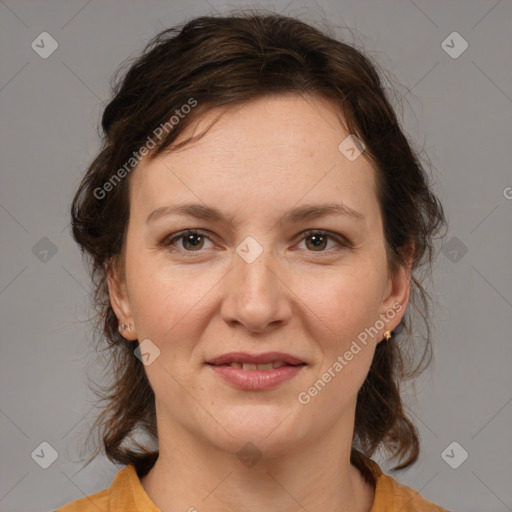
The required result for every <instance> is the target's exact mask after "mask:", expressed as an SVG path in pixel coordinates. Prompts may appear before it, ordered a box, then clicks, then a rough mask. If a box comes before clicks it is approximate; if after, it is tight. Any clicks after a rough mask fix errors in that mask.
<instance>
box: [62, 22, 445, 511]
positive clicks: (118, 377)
mask: <svg viewBox="0 0 512 512" xmlns="http://www.w3.org/2000/svg"><path fill="white" fill-rule="evenodd" d="M114 92H115V97H114V98H113V100H112V101H111V102H110V103H109V105H108V106H107V107H106V109H105V112H104V114H103V119H102V126H103V130H104V134H105V136H104V145H103V148H102V150H101V152H100V154H99V155H98V156H97V158H96V159H95V160H94V162H93V163H92V164H91V166H90V167H89V169H88V171H87V174H86V176H85V177H84V179H83V181H82V183H81V185H80V188H79V190H78V192H77V194H76V196H75V199H74V202H73V206H72V222H73V235H74V237H75V240H76V241H77V242H78V244H79V245H80V247H81V248H82V250H83V251H84V253H85V254H86V255H87V256H88V258H89V262H90V266H91V273H92V277H93V279H94V281H95V284H96V303H97V305H98V307H99V313H100V314H99V317H98V319H99V323H98V325H99V326H101V327H102V331H103V333H102V334H103V335H104V336H105V337H106V338H107V340H108V342H109V347H108V350H109V358H110V363H111V364H112V371H113V375H114V382H113V384H112V386H111V387H110V388H109V389H108V392H107V393H105V394H104V396H103V397H102V399H103V400H105V401H106V403H107V407H106V408H105V410H104V411H103V412H102V414H101V415H100V416H99V418H98V420H97V426H99V427H101V429H102V436H103V445H104V450H105V453H106V455H107V456H108V458H109V459H110V460H111V461H113V462H115V463H119V464H122V465H126V468H124V469H122V470H121V471H120V472H119V473H118V475H117V476H116V478H115V480H114V482H113V483H112V485H111V486H110V488H109V489H106V490H104V491H102V492H100V493H97V494H94V495H93V496H89V497H87V498H83V499H81V500H78V501H76V502H74V503H72V504H69V505H68V506H65V507H63V508H61V509H59V511H60V512H72V511H89V510H97V509H98V508H99V509H100V510H102V511H104V512H106V511H112V512H113V511H119V510H130V511H145V512H147V511H150V510H151V511H152V510H154V511H157V510H161V511H163V512H166V511H171V510H173V511H174V510H189V511H193V510H198V511H199V512H200V511H202V510H209V511H220V510H245V511H261V510H273V511H278V512H279V511H291V510H308V511H311V512H312V511H317V510H328V511H331V510H332V511H340V510H347V511H352V512H363V511H365V512H368V511H371V512H377V511H379V512H382V511H398V510H401V511H406V510H418V511H442V510H444V509H442V508H440V507H438V506H437V505H435V504H433V503H431V502H429V501H426V500H425V499H423V498H422V497H421V496H420V495H419V494H418V493H417V492H416V491H414V490H412V489H410V488H408V487H405V486H402V485H400V484H398V483H397V482H396V481H395V480H394V479H393V478H391V477H390V476H387V475H385V474H383V473H382V471H381V469H380V467H379V466H378V465H377V464H376V463H375V462H374V461H372V460H371V459H370V458H369V457H370V456H371V455H372V454H373V453H375V451H376V450H377V449H380V448H382V449H384V450H387V451H388V454H389V456H390V458H393V459H395V460H396V461H397V462H398V464H397V466H396V467H397V468H405V467H408V466H410V465H411V464H413V463H414V462H415V460H416V459H417V457H418V454H419V440H418V433H417V430H416V428H415V426H414V424H413V423H412V422H411V420H410V419H409V418H408V417H407V416H406V414H405V412H404V410H403V408H402V402H401V397H400V393H399V385H400V383H401V382H402V381H403V380H404V379H405V378H406V377H407V376H410V375H411V374H412V373H414V371H415V370H416V371H419V370H420V369H421V368H419V365H416V366H415V367H412V368H411V367H409V366H408V361H407V360H406V358H405V354H406V353H407V354H409V353H410V352H411V350H410V349H411V344H412V343H413V340H412V332H413V323H414V322H413V318H414V315H413V313H414V312H415V311H417V312H419V313H420V317H421V318H423V319H424V320H427V299H428V297H427V295H426V293H425V291H424V289H423V288H422V285H421V283H420V281H419V279H418V277H417V274H418V271H419V269H420V268H422V267H423V266H424V265H425V264H426V263H431V261H432V254H433V238H434V236H435V235H436V234H437V233H439V231H440V230H441V228H442V227H444V226H445V218H444V214H443V209H442V207H441V205H440V203H439V201H438V199H437V198H436V197H435V195H434V194H433V193H432V191H431V190H430V187H429V184H428V180H427V176H426V174H425V172H424V170H423V169H422V167H421V165H420V163H419V161H418V158H417V156H416V155H415V153H414V152H413V150H412V149H411V147H410V145H409V144H408V142H407V139H406V137H405V136H404V134H403V133H402V131H401V128H400V126H399V124H398V122H397V119H396V116H395V113H394V111H393V109H392V107H391V106H390V103H389V102H388V100H387V99H386V96H385V94H384V92H383V88H382V85H381V82H380V79H379V75H378V73H377V72H376V70H375V68H374V66H373V65H372V64H371V63H370V61H369V60H368V58H366V57H365V56H363V55H362V54H361V53H360V52H358V51H357V50H355V49H354V48H352V47H351V46H349V45H346V44H344V43H341V42H338V41H336V40H334V39H332V38H330V37H329V36H327V35H325V34H323V33H321V32H320V31H319V30H317V29H315V28H313V27H311V26H309V25H307V24H305V23H303V22H301V21H298V20H296V19H292V18H288V17H283V16H279V15H275V14H258V13H256V14H254V13H251V14H247V13H245V14H235V15H233V16H230V17H202V18H198V19H195V20H192V21H190V22H189V23H187V24H186V25H185V26H184V27H182V28H181V29H179V28H172V29H169V30H166V31H164V32H162V33H161V34H159V35H158V36H156V37H155V38H154V39H153V40H152V41H151V42H150V43H149V45H148V46H147V48H146V49H145V51H144V52H143V54H142V56H141V57H140V58H138V59H137V60H136V61H135V62H133V63H132V65H131V67H130V68H129V69H128V71H127V72H126V74H125V76H124V77H123V78H122V80H120V81H119V83H118V85H117V87H116V89H115V91H114ZM406 312H408V314H407V316H405V313H406ZM426 325H427V328H428V323H426ZM415 329H418V326H416V325H415ZM429 343H430V340H429V335H428V329H427V335H426V336H425V342H424V345H423V347H422V348H421V350H420V356H421V361H420V364H421V363H422V362H425V361H428V358H429V354H430V353H429V349H430V344H429ZM423 366H424V365H423ZM137 432H140V433H142V434H145V435H147V436H149V440H148V443H143V442H141V441H140V439H139V440H137V439H135V436H136V434H137ZM152 442H154V443H155V446H156V443H157V444H158V449H151V448H150V447H149V445H150V444H151V443H152ZM93 457H94V456H93ZM90 460H92V459H90Z"/></svg>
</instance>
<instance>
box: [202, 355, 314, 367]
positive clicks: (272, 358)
mask: <svg viewBox="0 0 512 512" xmlns="http://www.w3.org/2000/svg"><path fill="white" fill-rule="evenodd" d="M206 364H209V365H211V366H231V367H232V368H238V369H242V370H249V371H251V370H272V369H275V368H281V367H283V366H301V365H305V364H306V363H305V362H304V361H302V360H301V359H299V358H298V357H295V356H292V355H291V354H286V353H283V352H266V353H264V354H248V353H246V352H231V353H229V354H223V355H221V356H219V357H215V358H213V359H210V360H209V361H207V362H206Z"/></svg>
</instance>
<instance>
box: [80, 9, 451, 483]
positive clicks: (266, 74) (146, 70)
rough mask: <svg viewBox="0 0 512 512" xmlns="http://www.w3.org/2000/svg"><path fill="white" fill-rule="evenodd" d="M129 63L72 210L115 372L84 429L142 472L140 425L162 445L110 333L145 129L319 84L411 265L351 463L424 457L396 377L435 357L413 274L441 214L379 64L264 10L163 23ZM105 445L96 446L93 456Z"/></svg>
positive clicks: (123, 349)
mask: <svg viewBox="0 0 512 512" xmlns="http://www.w3.org/2000/svg"><path fill="white" fill-rule="evenodd" d="M125 65H129V69H128V70H127V71H126V72H124V71H123V68H122V67H121V68H120V69H119V70H118V74H119V73H121V72H122V73H123V76H122V77H121V78H120V79H119V78H118V75H116V77H115V82H114V84H115V85H113V99H112V100H111V101H110V103H109V104H108V105H107V107H106V108H105V110H104V113H103V117H102V128H103V136H102V140H103V145H102V148H101V151H100V153H99V154H98V155H97V157H96V158H95V160H94V161H93V162H92V164H91V165H90V166H89V168H88V170H87V172H86V174H85V176H84V178H83V180H82V182H81V184H80V186H79V189H78V191H77V192H76V195H75V198H74V200H73V204H72V208H71V214H72V230H73V236H74V239H75V240H76V242H77V243H78V244H79V245H80V247H81V249H82V253H83V254H85V255H86V256H87V263H88V264H89V269H90V273H91V278H92V280H93V283H94V285H95V295H94V305H95V306H96V309H97V314H96V315H95V320H96V328H97V329H99V331H100V332H101V336H99V339H98V347H97V348H98V349H99V348H100V345H101V344H103V343H104V341H105V339H106V340H107V344H106V346H105V347H104V348H103V349H102V351H104V350H106V351H107V354H108V363H107V365H108V366H107V368H108V369H109V374H110V376H111V377H112V379H113V380H112V383H111V384H109V385H108V386H105V387H103V388H102V387H101V386H100V388H99V389H100V390H99V391H97V392H96V393H97V395H98V397H99V398H100V401H103V402H106V405H105V407H104V409H103V411H102V412H101V414H99V415H98V417H97V419H96V421H95V423H94V425H93V429H91V431H90V433H89V435H90V434H91V433H92V431H93V430H95V431H96V432H97V433H100V435H101V437H102V444H103V448H104V450H105V453H106V455H107V457H108V458H109V459H110V460H111V461H113V462H115V463H119V464H130V463H132V464H134V465H135V467H136V469H137V472H138V474H139V475H140V476H142V475H144V474H146V473H147V472H148V471H149V469H150V468H151V466H152V465H153V464H154V462H155V460H156V458H157V457H158V451H157V450H151V449H149V448H148V446H147V445H145V444H144V443H140V442H139V441H138V440H137V439H136V438H135V434H136V433H137V431H140V432H141V433H143V434H146V435H148V436H149V439H150V440H151V441H155V442H156V441H157V430H156V416H155V398H154V394H153V390H152V388H151V386H150V384H149V381H148V379H147V377H146V373H145V369H144V365H143V364H142V363H141V362H140V360H139V359H138V358H137V357H136V356H135V355H134V349H135V348H136V347H137V343H138V342H137V340H136V341H127V340H125V339H124V338H123V337H121V336H120V335H119V332H118V320H117V318H116V316H115V314H114V311H113V309H112V307H111V305H110V302H109V295H108V287H107V280H106V271H107V268H110V265H112V268H121V267H122V265H123V261H122V260H123V257H122V253H123V246H124V237H125V232H126V227H127V223H128V222H127V221H128V218H129V201H128V197H129V196H128V185H129V176H126V178H125V175H126V174H127V173H128V172H129V171H130V170H131V169H132V168H133V167H134V166H136V163H137V159H136V158H134V155H136V154H138V151H139V150H140V148H141V147H143V146H144V145H145V144H146V145H147V144H148V141H149V140H150V139H151V140H152V141H153V142H155V139H156V138H157V134H159V135H160V136H161V137H160V138H159V139H158V141H157V143H156V147H154V148H153V149H151V153H150V155H149V156H148V158H152V157H154V156H156V155H158V154H160V153H161V152H163V151H164V150H167V151H169V150H170V149H172V147H171V144H172V143H173V141H175V140H176V139H177V137H178V136H179V135H180V133H182V132H183V130H184V129H185V128H186V127H187V126H189V125H190V123H191V122H192V121H193V120H194V119H198V118H199V117H200V116H201V114H202V113H204V112H206V111H209V110H211V109H213V108H215V107H221V106H230V105H237V104H241V103H243V102H246V101H248V100H251V99H253V98H256V97H259V96H263V95H269V94H284V93H296V94H314V95H317V96H320V97H324V98H327V99H331V100H334V101H335V102H336V103H337V104H338V105H339V109H340V112H341V113H343V116H344V119H345V123H346V129H347V130H348V132H349V133H351V134H355V135H356V136H357V137H358V138H359V139H360V140H362V141H363V143H364V144H365V147H366V150H365V155H366V157H367V158H369V159H370V161H371V162H372V164H373V166H374V168H375V170H376V173H377V185H378V187H377V190H378V200H379V203H380V207H381V213H382V217H383V223H384V235H385V243H386V249H387V258H388V266H389V271H390V272H391V273H394V272H396V270H397V269H398V268H399V267H400V265H406V256H407V254H408V252H410V251H412V256H413V257H412V263H411V269H412V271H413V273H412V282H411V297H410V304H409V307H408V308H407V312H406V315H405V316H404V318H402V321H401V323H400V325H399V328H397V329H396V330H395V332H394V333H393V337H392V339H391V340H390V341H387V342H383V343H379V344H378V345H377V349H376V352H375V356H374V359H373V362H372V364H371V368H370V371H369V374H368V376H367V378H366V380H365V382H364V384H363V385H362V387H361V389H360V390H359V394H358V399H357V407H356V417H355V430H354V440H353V449H352V457H351V460H352V462H353V463H354V464H356V465H357V466H358V467H359V468H360V470H361V471H362V472H363V474H364V475H365V476H366V477H367V478H369V479H370V481H371V480H372V477H371V475H370V474H369V472H368V470H367V468H368V466H367V464H365V460H366V457H370V456H371V455H372V454H373V453H374V452H375V451H376V450H377V449H378V448H379V447H383V448H385V449H386V450H387V451H388V453H389V455H390V457H391V458H394V459H396V460H398V461H399V462H400V463H399V464H398V465H397V466H396V467H395V469H401V468H405V467H407V466H409V465H411V464H412V463H413V462H415V460H416V459H417V457H418V454H419V436H418V432H417V430H416V428H415V426H414V424H413V422H412V421H411V420H410V419H409V418H408V416H407V415H406V413H405V411H404V406H403V403H402V399H401V396H400V385H401V383H402V382H404V381H405V379H407V378H410V377H412V376H415V375H417V374H418V373H419V372H420V371H422V370H423V369H424V368H425V367H426V365H427V364H428V363H429V361H430V358H431V342H430V338H431V336H430V329H429V324H428V317H429V314H428V310H429V307H428V306H429V301H430V298H429V296H428V294H427V293H426V291H425V289H424V288H423V287H422V285H421V281H422V279H420V278H419V277H418V272H419V270H420V267H421V268H424V267H425V263H428V264H429V267H428V268H429V269H430V270H431V267H432V261H433V249H434V247H433V241H434V239H435V236H434V235H436V234H437V233H439V231H440V228H441V227H443V226H445V225H446V220H445V217H444V213H443V209H442V206H441V204H440V202H439V200H438V199H437V198H436V196H435V195H434V194H433V192H432V191H431V188H430V185H429V182H428V181H429V180H428V177H427V174H426V172H425V170H424V168H423V165H422V164H421V163H420V160H419V157H418V154H417V153H416V152H415V151H413V149H412V148H411V145H410V144H409V143H408V140H407V138H406V137H405V135H404V134H403V132H402V130H401V128H400V126H399V122H398V120H397V117H396V115H395V112H394V110H393V108H392V106H391V104H390V102H389V100H388V99H387V96H386V93H385V91H384V87H383V84H382V82H381V78H380V76H379V73H378V72H377V71H376V67H375V65H374V64H372V62H371V61H370V59H369V58H368V57H367V56H365V55H363V54H362V53H361V52H360V51H358V50H356V49H355V48H354V47H353V46H351V45H348V44H345V43H343V42H340V41H338V40H336V39H335V38H333V37H331V36H329V35H327V34H326V33H324V32H323V31H322V30H320V29H317V28H314V27H313V26H311V25H308V24H306V23H304V22H302V21H299V20H297V19H294V18H290V17H286V16H282V15H277V14H274V13H262V12H261V11H260V12H254V11H251V12H242V13H240V12H235V13H231V14H230V16H226V17H220V16H218V17H209V16H208V17H207V16H205V17H200V18H196V19H193V20H191V21H189V22H187V23H186V24H184V25H182V26H179V27H173V28H170V29H167V30H164V31H163V32H161V33H160V34H158V35H157V36H156V37H154V38H153V39H152V40H151V41H150V42H149V43H148V45H147V46H146V48H145V49H144V51H143V52H142V54H141V55H140V56H139V57H137V58H135V59H134V62H131V61H128V62H126V64H125ZM191 99H192V100H193V101H194V102H195V106H194V108H191V109H183V110H180V109H182V108H183V106H184V105H187V104H189V105H190V104H192V102H191ZM178 111H180V112H185V111H187V112H189V113H187V114H186V115H185V116H181V115H180V116H179V117H180V119H179V122H178V123H176V124H174V123H172V124H173V125H172V127H171V128H172V129H170V130H168V131H166V134H165V136H162V133H160V132H161V131H162V130H160V132H158V131H157V127H162V126H164V125H165V123H167V125H166V126H167V127H168V128H169V119H170V116H171V115H173V113H174V114H176V115H178V114H179V112H178ZM201 135H202V134H201ZM188 141H190V139H187V140H186V141H183V142H182V143H180V144H179V146H173V147H181V146H183V145H184V144H186V143H187V142H188ZM127 162H129V163H130V166H129V167H127V166H126V163H127ZM123 166H124V167H123ZM122 168H124V170H125V172H124V173H123V172H122V171H121V169H122ZM116 171H117V178H116V179H115V180H113V178H114V177H115V176H114V175H115V173H116ZM118 178H119V179H118ZM121 178H125V179H121ZM107 182H109V183H110V185H108V186H106V184H107ZM107 192H108V193H107ZM414 316H416V317H417V318H419V319H420V320H422V321H423V323H424V325H425V326H426V332H424V333H423V336H422V341H421V350H420V355H421V357H420V358H419V359H420V360H419V362H417V358H416V357H413V356H412V355H411V354H414V353H417V351H414V352H413V351H411V347H413V346H414V345H415V342H414V339H413V328H412V327H413V323H414V324H415V322H414V321H413V317H414ZM415 331H418V329H417V327H416V325H415ZM416 334H417V333H416ZM414 361H416V362H415V363H414V364H413V362H414ZM126 442H128V445H123V444H124V443H126ZM130 443H131V444H130ZM100 450H101V448H100V447H99V446H98V447H97V450H96V452H95V453H94V454H93V455H92V457H91V458H90V459H89V461H88V463H89V462H90V461H91V460H92V459H94V457H96V455H98V453H99V451H100Z"/></svg>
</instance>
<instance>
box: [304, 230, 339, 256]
mask: <svg viewBox="0 0 512 512" xmlns="http://www.w3.org/2000/svg"><path fill="white" fill-rule="evenodd" d="M302 240H304V241H305V243H306V247H307V248H308V249H310V250H311V252H326V251H325V249H326V247H327V245H328V241H329V240H332V241H334V242H335V244H336V245H337V246H338V247H348V245H349V243H348V242H347V241H346V240H344V238H343V237H341V236H337V235H334V234H331V233H329V232H328V231H322V230H310V231H306V232H305V233H303V234H302ZM308 240H310V241H311V242H310V243H308ZM331 248H332V247H331Z"/></svg>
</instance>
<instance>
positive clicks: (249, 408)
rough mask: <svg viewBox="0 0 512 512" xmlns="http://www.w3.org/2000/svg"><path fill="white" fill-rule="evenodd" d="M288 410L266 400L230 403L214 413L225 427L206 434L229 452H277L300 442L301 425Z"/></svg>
mask: <svg viewBox="0 0 512 512" xmlns="http://www.w3.org/2000/svg"><path fill="white" fill-rule="evenodd" d="M290 412H291V411H290V408H284V407H282V406H277V405H270V404H266V405H256V404H253V405H250V404H249V405H247V404H246V405H244V406H240V407H231V408H230V410H229V412H228V414H225V415H222V416H218V421H219V423H220V424H221V425H222V426H223V427H224V428H225V430H224V429H222V428H220V429H215V430H216V431H215V433H213V432H212V435H209V436H208V437H210V440H211V442H212V443H213V444H216V445H217V446H218V447H219V448H221V449H223V450H226V451H228V452H229V453H232V454H239V452H240V451H241V450H242V452H243V451H244V449H245V450H249V451H250V450H255V451H259V452H261V454H266V455H268V456H270V455H272V456H278V455H281V454H284V453H286V452H287V451H290V450H293V448H294V447H295V446H296V445H298V444H301V442H303V440H302V439H301V429H299V428H297V422H296V418H295V417H294V413H293V412H292V413H291V414H290ZM226 431H227V432H226ZM229 434H231V435H229Z"/></svg>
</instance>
